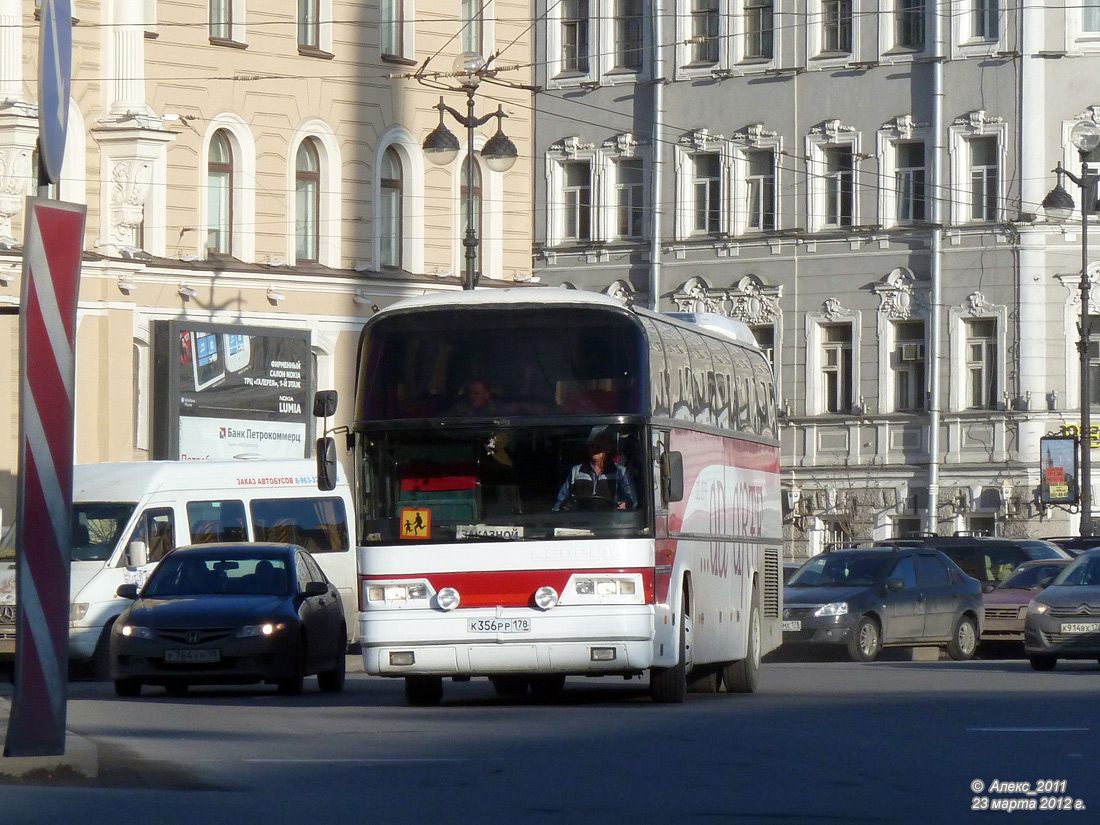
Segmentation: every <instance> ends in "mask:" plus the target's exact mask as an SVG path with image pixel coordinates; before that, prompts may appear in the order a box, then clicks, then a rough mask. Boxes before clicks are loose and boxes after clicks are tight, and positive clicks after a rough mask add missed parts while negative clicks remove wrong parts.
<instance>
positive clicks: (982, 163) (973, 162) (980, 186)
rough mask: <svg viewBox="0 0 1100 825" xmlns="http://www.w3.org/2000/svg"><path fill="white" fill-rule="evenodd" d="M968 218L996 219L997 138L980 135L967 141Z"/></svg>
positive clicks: (976, 219) (974, 219)
mask: <svg viewBox="0 0 1100 825" xmlns="http://www.w3.org/2000/svg"><path fill="white" fill-rule="evenodd" d="M968 149H969V150H970V220H972V221H995V220H997V188H998V170H997V138H995V137H982V138H973V139H971V140H970V141H969V146H968Z"/></svg>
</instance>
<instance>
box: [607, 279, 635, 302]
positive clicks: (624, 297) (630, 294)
mask: <svg viewBox="0 0 1100 825" xmlns="http://www.w3.org/2000/svg"><path fill="white" fill-rule="evenodd" d="M607 295H608V296H609V297H611V298H614V299H615V300H616V301H620V302H621V303H622V304H623V306H625V307H627V308H630V307H632V306H634V299H635V294H634V289H633V287H631V286H630V284H628V283H627V282H626V281H624V280H622V279H620V280H617V281H615V282H614V283H613V284H611V286H609V287H608V288H607Z"/></svg>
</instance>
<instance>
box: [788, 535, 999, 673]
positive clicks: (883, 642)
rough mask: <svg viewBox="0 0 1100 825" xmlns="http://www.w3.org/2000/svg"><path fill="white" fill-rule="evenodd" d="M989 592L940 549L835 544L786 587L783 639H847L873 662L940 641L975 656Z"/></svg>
mask: <svg viewBox="0 0 1100 825" xmlns="http://www.w3.org/2000/svg"><path fill="white" fill-rule="evenodd" d="M981 615H982V594H981V589H980V585H979V584H978V582H977V580H975V579H972V578H970V577H969V576H967V575H966V574H965V573H963V572H962V570H960V569H959V567H958V566H957V565H956V564H955V563H954V562H953V561H951V560H950V559H949V558H947V557H946V556H945V555H944V554H943V553H941V552H939V551H938V550H930V549H924V548H910V547H894V548H872V549H867V550H834V551H832V552H828V553H822V554H821V555H819V556H814V557H813V558H812V559H810V560H808V561H807V562H806V563H805V564H803V565H802V567H801V568H799V570H798V572H796V573H795V574H794V575H793V576H792V577H791V579H790V581H789V582H787V586H786V587H785V588H784V590H783V644H784V646H792V647H793V646H798V645H836V646H844V647H846V648H847V650H848V655H849V656H850V657H851V658H852V659H853V660H855V661H860V662H870V661H873V660H874V659H875V658H877V657H878V654H879V652H880V651H881V650H882V648H883V647H891V646H905V647H914V646H923V645H929V646H931V645H937V646H942V647H946V648H947V652H948V654H949V655H950V656H951V658H952V659H970V658H973V656H974V652H975V650H976V649H977V646H978V638H979V636H980V634H981V624H980V622H981Z"/></svg>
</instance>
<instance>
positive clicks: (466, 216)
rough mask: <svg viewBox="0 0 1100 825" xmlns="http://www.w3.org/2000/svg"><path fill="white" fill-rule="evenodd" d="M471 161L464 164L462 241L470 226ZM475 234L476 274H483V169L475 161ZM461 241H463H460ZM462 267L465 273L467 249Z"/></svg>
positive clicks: (463, 255)
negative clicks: (476, 241) (476, 242)
mask: <svg viewBox="0 0 1100 825" xmlns="http://www.w3.org/2000/svg"><path fill="white" fill-rule="evenodd" d="M469 162H470V159H469V158H467V159H466V160H465V161H463V162H462V189H461V196H460V198H459V200H460V201H461V202H462V203H461V206H460V209H461V210H462V239H465V237H466V231H467V229H468V228H469V226H470V189H469V186H470V177H469V175H468V171H469V168H470V167H469V165H468V164H469ZM473 171H474V178H473V185H474V232H476V233H477V239H478V245H477V246H476V247H475V251H476V252H477V258H476V259H475V261H474V272H477V273H478V274H480V273H481V248H482V247H483V246H484V245H485V237H484V233H483V232H482V230H481V227H482V221H481V168H480V167H479V166H478V164H477V161H476V160H475V161H474V170H473ZM460 240H461V239H460ZM462 267H463V272H465V271H466V270H465V268H466V248H465V247H463V248H462Z"/></svg>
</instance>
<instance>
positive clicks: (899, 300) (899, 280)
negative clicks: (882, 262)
mask: <svg viewBox="0 0 1100 825" xmlns="http://www.w3.org/2000/svg"><path fill="white" fill-rule="evenodd" d="M874 293H875V294H876V295H878V296H879V301H880V303H879V310H878V311H879V312H880V313H882V314H883V315H885V316H886V317H887V318H889V319H890V320H892V321H904V320H907V319H909V318H920V317H923V316H924V315H925V313H926V311H927V309H928V296H927V295H926V294H924V293H923V292H919V291H917V289H916V277H915V276H914V275H913V273H912V272H911V271H910V270H908V269H906V268H905V267H898V268H897V269H894V270H893V271H891V272H890V273H889V274H888V275H887V276H886V277H885V278H883V279H882V282H881V283H880V284H877V285H876V286H875V287H874Z"/></svg>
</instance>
